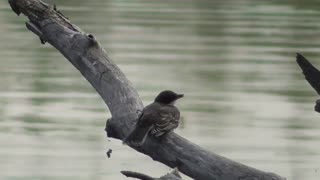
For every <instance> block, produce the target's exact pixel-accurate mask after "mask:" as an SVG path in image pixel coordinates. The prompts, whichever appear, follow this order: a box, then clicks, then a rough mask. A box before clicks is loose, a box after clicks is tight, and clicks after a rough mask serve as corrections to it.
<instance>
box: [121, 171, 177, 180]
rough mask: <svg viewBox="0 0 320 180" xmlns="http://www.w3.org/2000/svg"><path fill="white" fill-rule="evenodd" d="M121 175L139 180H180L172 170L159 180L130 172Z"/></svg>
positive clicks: (123, 172)
mask: <svg viewBox="0 0 320 180" xmlns="http://www.w3.org/2000/svg"><path fill="white" fill-rule="evenodd" d="M121 173H122V174H123V175H125V176H127V177H132V178H136V179H141V180H182V179H181V177H180V175H179V173H178V171H177V170H173V171H172V172H171V173H168V174H166V175H164V176H161V177H160V178H153V177H151V176H148V175H145V174H142V173H138V172H132V171H121Z"/></svg>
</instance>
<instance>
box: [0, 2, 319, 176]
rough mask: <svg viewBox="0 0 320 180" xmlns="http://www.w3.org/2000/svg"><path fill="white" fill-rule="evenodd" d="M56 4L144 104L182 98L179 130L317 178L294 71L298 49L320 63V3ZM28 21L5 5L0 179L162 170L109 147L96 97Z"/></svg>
mask: <svg viewBox="0 0 320 180" xmlns="http://www.w3.org/2000/svg"><path fill="white" fill-rule="evenodd" d="M56 3H57V4H58V8H59V9H60V10H61V11H62V12H63V13H64V14H65V15H66V16H68V17H69V18H70V19H71V20H72V22H74V23H75V24H77V25H78V26H80V27H81V28H82V29H83V30H85V31H86V32H89V33H92V34H94V35H95V36H96V37H97V39H98V40H99V41H100V42H101V44H102V45H103V46H104V47H105V48H106V50H107V52H108V54H109V56H110V57H111V58H112V59H113V60H114V61H115V62H116V63H117V64H118V65H119V66H120V68H121V69H122V70H123V71H124V72H125V74H126V75H127V77H128V78H129V79H130V80H131V81H132V82H133V84H134V85H135V87H136V88H137V89H138V91H139V93H140V95H141V98H142V99H143V101H144V103H145V104H147V103H150V102H151V101H152V100H153V98H154V96H155V95H156V94H157V93H158V92H159V91H161V90H163V89H172V90H175V91H177V92H181V93H184V94H185V98H184V99H183V100H181V101H180V102H179V103H178V104H177V105H178V107H179V108H180V109H181V112H182V116H183V118H182V119H183V120H182V123H181V125H180V127H179V128H178V129H177V130H176V132H177V133H178V134H180V135H182V136H184V137H186V138H188V139H190V140H191V141H193V142H195V143H197V144H199V145H201V146H202V147H204V148H206V149H208V150H210V151H213V152H215V153H218V154H221V155H223V156H226V157H228V158H231V159H234V160H236V161H239V162H242V163H244V164H247V165H250V166H253V167H256V168H258V169H262V170H265V171H271V172H275V173H277V174H280V175H282V176H285V177H287V178H288V179H290V180H319V177H320V115H319V114H317V113H315V112H313V106H314V101H315V100H316V98H317V96H316V94H315V92H314V91H313V90H312V89H311V88H310V86H309V85H308V84H307V83H306V82H305V80H304V79H303V77H302V75H301V73H300V70H299V69H298V67H297V65H296V63H295V53H296V52H301V53H303V54H304V55H306V56H307V57H308V58H309V59H311V60H312V61H313V62H314V64H315V65H317V66H318V67H320V62H319V61H317V59H318V60H320V3H319V2H318V1H316V0H309V1H308V0H306V1H298V0H295V1H294V0H292V1H289V0H284V1H281V2H280V1H275V0H268V1H267V0H265V1H264V0H259V1H257V0H256V1H254V0H232V1H231V0H224V1H217V0H207V1H205V0H197V1H195V0H194V1H192V0H161V1H158V0H90V1H85V0H68V1H62V0H59V1H56ZM25 20H26V18H25V17H17V16H15V15H14V14H13V13H12V12H11V10H10V9H9V7H8V5H7V1H1V2H0V22H1V25H0V32H1V41H0V60H1V65H0V81H1V86H0V117H1V118H0V144H1V148H0V169H1V172H0V179H4V180H20V179H21V180H22V179H23V180H33V179H39V180H44V179H45V180H57V179H68V180H82V179H83V180H87V179H91V180H102V179H103V180H105V179H119V180H125V179H127V178H125V177H124V176H122V175H121V174H120V173H119V171H121V170H133V171H139V172H144V173H146V174H149V175H152V176H160V175H163V174H165V173H166V172H168V171H169V168H168V167H166V166H164V165H162V164H160V163H157V162H153V161H152V159H150V158H149V157H146V156H144V155H142V154H139V153H137V152H135V151H134V150H132V149H130V148H128V147H126V146H123V145H122V144H121V142H120V141H118V140H114V139H109V140H107V139H106V137H105V133H104V131H103V129H104V125H105V120H106V119H107V118H108V117H110V114H109V112H108V109H107V108H106V106H105V105H104V103H103V101H102V100H101V98H100V97H99V96H98V95H97V93H96V92H95V91H94V90H93V88H92V87H91V86H90V85H89V83H88V82H87V81H86V80H84V78H83V77H82V76H81V75H80V74H79V72H78V71H77V70H76V69H75V68H74V67H73V66H72V65H71V64H70V63H69V62H68V61H67V60H66V59H65V58H64V57H62V55H61V54H60V53H59V52H57V50H55V49H54V48H52V47H51V46H50V45H45V46H42V45H40V42H39V39H38V38H37V37H36V36H35V35H33V34H32V33H31V32H29V31H27V30H26V28H25V26H24V22H25ZM109 148H111V149H113V153H112V157H111V158H110V159H108V158H107V156H106V155H105V152H106V151H107V150H108V149H109ZM186 179H188V178H186Z"/></svg>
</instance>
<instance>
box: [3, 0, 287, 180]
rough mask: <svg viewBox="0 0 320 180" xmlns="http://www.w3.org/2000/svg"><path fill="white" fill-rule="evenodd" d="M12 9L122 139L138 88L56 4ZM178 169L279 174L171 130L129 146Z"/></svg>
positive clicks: (269, 178)
mask: <svg viewBox="0 0 320 180" xmlns="http://www.w3.org/2000/svg"><path fill="white" fill-rule="evenodd" d="M9 3H10V5H11V7H12V10H13V11H14V12H15V13H17V14H20V13H23V14H24V15H26V16H27V17H28V18H29V21H28V22H27V28H28V29H29V30H31V31H32V32H34V33H35V34H36V35H38V36H39V37H40V39H41V42H43V43H44V42H48V43H50V44H51V45H52V46H54V47H55V48H56V49H57V50H59V51H60V52H61V53H62V54H63V55H64V56H65V57H66V58H67V59H68V60H69V61H70V62H71V63H72V64H73V65H74V66H75V67H76V68H77V69H78V70H79V71H80V72H81V74H82V75H83V76H84V77H85V78H86V79H87V80H88V81H89V82H90V84H91V85H92V86H93V87H94V88H95V90H96V91H97V92H98V93H99V94H100V96H101V97H102V99H103V100H104V102H105V103H106V105H107V106H108V108H109V110H110V112H111V115H112V118H111V119H109V120H108V121H107V124H106V131H107V135H108V136H109V137H113V138H117V139H123V138H124V137H126V135H127V134H128V132H129V131H130V128H131V127H132V126H133V124H134V123H135V120H136V119H137V117H138V114H137V111H138V110H141V109H142V108H143V104H142V102H141V100H140V98H139V96H138V93H137V92H136V90H135V89H134V88H133V86H132V84H131V83H130V82H129V80H128V79H127V78H126V77H125V75H124V74H123V73H122V72H121V70H120V69H119V68H118V67H117V66H116V65H115V64H114V63H113V62H112V61H111V60H110V59H109V58H108V56H107V55H106V53H105V51H104V50H103V48H101V46H100V44H99V43H98V41H97V40H96V39H95V37H94V36H93V35H91V34H86V33H84V32H83V31H82V30H81V29H80V28H78V27H77V26H75V25H74V24H71V22H70V21H69V20H68V19H67V18H65V17H64V16H63V15H62V14H61V13H60V12H59V11H57V10H56V9H55V8H54V7H51V6H49V5H47V4H45V3H43V2H41V1H40V0H9ZM132 148H134V149H136V150H137V151H139V152H141V153H144V154H146V155H148V156H150V157H151V158H152V159H154V160H156V161H159V162H162V163H164V164H166V165H167V166H170V167H172V168H174V167H178V168H179V170H180V172H182V173H184V174H186V175H188V176H190V177H192V178H194V179H199V180H280V179H283V178H281V177H280V176H278V175H276V174H274V173H267V172H263V171H261V170H257V169H254V168H251V167H248V166H246V165H243V164H240V163H237V162H234V161H232V160H229V159H227V158H224V157H222V156H219V155H217V154H214V153H211V152H209V151H206V150H204V149H203V148H201V147H199V146H197V145H195V144H193V143H191V142H189V141H188V140H186V139H184V138H182V137H181V136H179V135H177V134H175V133H169V134H167V135H166V136H165V137H163V138H162V139H161V140H157V139H155V138H152V137H151V138H148V139H147V140H146V143H145V144H144V145H143V146H142V147H132Z"/></svg>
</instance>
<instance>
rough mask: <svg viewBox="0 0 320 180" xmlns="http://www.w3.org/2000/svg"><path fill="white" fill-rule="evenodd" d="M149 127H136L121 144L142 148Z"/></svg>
mask: <svg viewBox="0 0 320 180" xmlns="http://www.w3.org/2000/svg"><path fill="white" fill-rule="evenodd" d="M151 129H152V126H151V127H142V126H136V127H135V128H134V129H133V131H132V132H131V133H130V134H129V135H128V136H127V137H126V138H125V139H124V140H123V144H128V145H133V146H142V145H143V143H144V141H145V140H146V138H147V136H148V134H149V131H150V130H151Z"/></svg>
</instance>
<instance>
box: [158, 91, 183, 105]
mask: <svg viewBox="0 0 320 180" xmlns="http://www.w3.org/2000/svg"><path fill="white" fill-rule="evenodd" d="M182 97H183V94H177V93H175V92H173V91H169V90H166V91H162V92H161V93H160V94H159V95H158V96H157V97H156V99H155V100H154V102H157V103H162V104H174V102H175V101H176V100H178V99H180V98H182Z"/></svg>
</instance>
